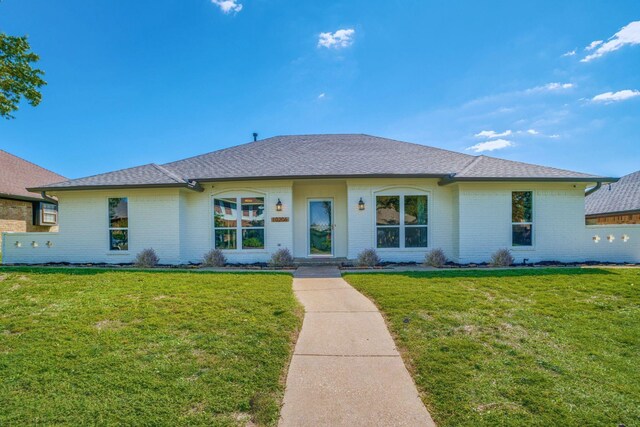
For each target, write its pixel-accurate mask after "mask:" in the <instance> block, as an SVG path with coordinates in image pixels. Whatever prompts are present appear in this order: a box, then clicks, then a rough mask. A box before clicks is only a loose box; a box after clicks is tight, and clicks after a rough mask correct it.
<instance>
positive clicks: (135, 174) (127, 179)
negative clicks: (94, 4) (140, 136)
mask: <svg viewBox="0 0 640 427" xmlns="http://www.w3.org/2000/svg"><path fill="white" fill-rule="evenodd" d="M186 184H187V182H186V180H184V179H182V178H180V177H179V176H178V175H176V174H175V173H174V172H173V171H170V170H167V169H166V168H164V167H162V166H160V165H156V164H155V163H149V164H148V165H142V166H136V167H133V168H128V169H121V170H118V171H115V172H107V173H103V174H100V175H93V176H88V177H86V178H78V179H72V180H69V181H65V182H59V183H57V184H52V185H49V186H47V187H46V188H73V187H103V186H105V187H119V186H122V187H127V186H138V185H144V186H167V185H169V186H177V185H186Z"/></svg>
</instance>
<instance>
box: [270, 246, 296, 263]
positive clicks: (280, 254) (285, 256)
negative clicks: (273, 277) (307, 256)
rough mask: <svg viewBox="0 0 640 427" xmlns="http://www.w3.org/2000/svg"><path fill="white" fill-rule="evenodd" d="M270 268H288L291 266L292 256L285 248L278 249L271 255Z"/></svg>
mask: <svg viewBox="0 0 640 427" xmlns="http://www.w3.org/2000/svg"><path fill="white" fill-rule="evenodd" d="M269 265H270V266H271V267H290V266H292V265H293V255H291V252H290V251H289V249H287V248H282V249H278V250H277V251H275V252H274V253H273V255H271V261H269Z"/></svg>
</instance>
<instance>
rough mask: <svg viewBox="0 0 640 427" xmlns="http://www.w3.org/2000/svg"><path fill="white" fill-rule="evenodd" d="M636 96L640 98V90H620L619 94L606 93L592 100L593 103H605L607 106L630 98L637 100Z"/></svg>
mask: <svg viewBox="0 0 640 427" xmlns="http://www.w3.org/2000/svg"><path fill="white" fill-rule="evenodd" d="M636 96H640V91H639V90H630V89H625V90H620V91H618V92H605V93H601V94H600V95H596V96H594V97H593V98H591V101H593V102H604V103H605V104H609V103H611V102H618V101H625V100H627V99H630V98H635V97H636Z"/></svg>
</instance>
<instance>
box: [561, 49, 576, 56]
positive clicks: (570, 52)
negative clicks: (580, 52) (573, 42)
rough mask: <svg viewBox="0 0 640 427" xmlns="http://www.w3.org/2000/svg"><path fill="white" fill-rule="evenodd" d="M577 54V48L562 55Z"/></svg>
mask: <svg viewBox="0 0 640 427" xmlns="http://www.w3.org/2000/svg"><path fill="white" fill-rule="evenodd" d="M575 54H576V50H575V49H573V50H570V51H569V52H566V53H563V54H562V56H574V55H575Z"/></svg>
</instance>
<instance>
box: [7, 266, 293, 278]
mask: <svg viewBox="0 0 640 427" xmlns="http://www.w3.org/2000/svg"><path fill="white" fill-rule="evenodd" d="M0 273H33V274H69V275H74V276H93V275H96V274H105V273H135V274H139V273H147V274H172V273H173V274H226V275H234V274H286V275H288V276H291V275H293V271H290V270H283V271H262V270H251V271H207V270H184V269H177V268H176V269H169V268H167V269H158V270H154V269H143V268H108V267H29V266H6V267H5V266H2V265H0Z"/></svg>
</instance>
